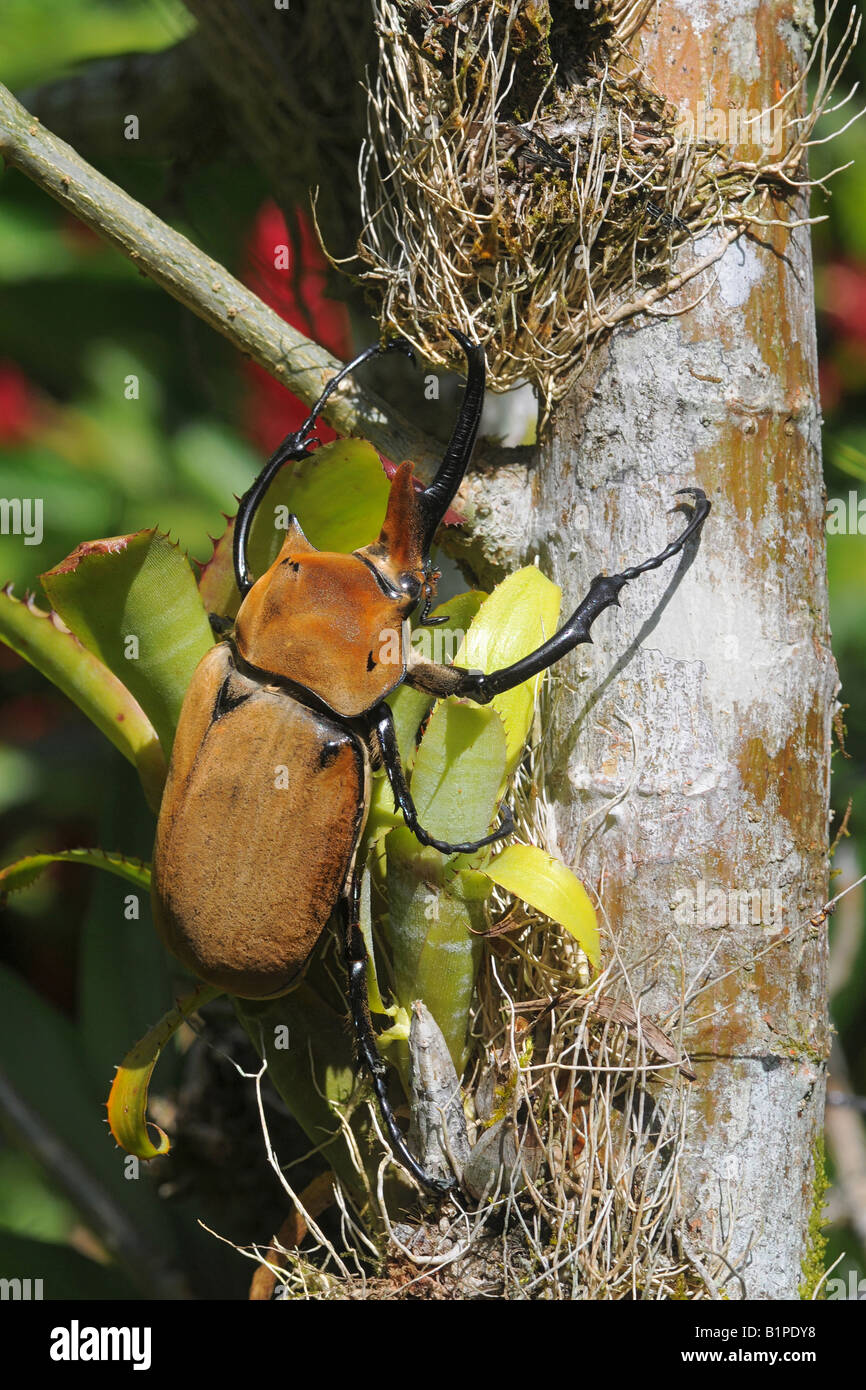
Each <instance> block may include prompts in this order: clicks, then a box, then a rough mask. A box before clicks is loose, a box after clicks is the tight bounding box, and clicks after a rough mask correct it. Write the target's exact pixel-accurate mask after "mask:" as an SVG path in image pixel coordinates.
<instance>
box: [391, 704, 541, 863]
mask: <svg viewBox="0 0 866 1390" xmlns="http://www.w3.org/2000/svg"><path fill="white" fill-rule="evenodd" d="M374 718H375V721H376V723H375V732H376V736H377V738H378V742H379V751H380V753H381V757H382V763H383V764H384V767H385V771H386V773H387V774H388V781H389V782H390V783H391V790H392V792H393V793H394V802H395V804H396V805H397V806H398V807H399V808H400V810H401V811H402V813H403V819H404V820H405V822H406V824H407V825H408V827H409V829H410V830H411V831H412V833H413V835H414V836H415V838H416V839H417V840H420V842H421V844H422V845H429V846H430V847H431V849H438V850H439V852H440V854H474V853H475V851H476V850H479V849H483V848H484V846H485V845H492V844H494V843H495V842H496V841H497V840H504V839H505V838H506V837H507V836H508V835H513V834H514V817H513V816H512V814H511V808H510V806H507V805H503V806H502V808H501V817H502V818H501V820H500V822H499V825H498V826H497V828H496V829H495V830H493V831H491V833H490V834H489V835H485V836H484V838H483V839H481V840H467V841H465V842H463V843H458V844H451V843H450V842H449V841H447V840H437V839H435V837H434V836H433V835H431V834H430V832H429V830H425V829H424V827H423V825H421V824H420V822H419V820H418V812H417V810H416V809H415V803H414V801H413V800H412V794H411V792H410V791H409V784H408V783H407V781H406V774H405V773H404V771H403V764H402V763H401V761H400V750H399V749H398V747H397V735H396V733H395V731H394V718H393V715H392V714H391V710H390V707H389V706H388V705H386V704H381V705H379V706H378V707H377V709H376V710H375V712H374Z"/></svg>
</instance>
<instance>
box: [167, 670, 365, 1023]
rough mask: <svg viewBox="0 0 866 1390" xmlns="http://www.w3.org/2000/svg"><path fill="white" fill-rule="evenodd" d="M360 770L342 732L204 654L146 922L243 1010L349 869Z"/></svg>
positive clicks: (361, 801) (289, 959)
mask: <svg viewBox="0 0 866 1390" xmlns="http://www.w3.org/2000/svg"><path fill="white" fill-rule="evenodd" d="M368 769H369V764H368V760H367V753H366V749H365V748H364V745H363V743H362V742H361V740H360V739H359V738H357V737H356V736H355V735H354V734H352V733H350V732H349V731H347V730H346V729H344V728H343V727H342V726H341V725H340V724H338V723H336V722H335V721H334V720H332V719H329V718H328V717H327V716H323V715H320V714H318V713H316V712H314V711H312V710H309V709H307V708H306V707H305V706H304V705H301V704H299V703H298V702H297V701H296V700H294V699H292V698H291V696H289V695H287V694H285V693H284V692H282V691H279V690H274V689H273V688H267V687H265V686H263V685H260V684H259V683H258V682H256V681H254V680H251V679H250V678H249V677H247V676H245V675H243V674H242V673H240V672H239V671H238V670H237V669H236V668H235V665H234V661H233V659H232V654H231V649H230V648H229V646H228V645H227V644H225V643H224V644H221V645H220V646H217V647H213V648H212V649H211V651H209V652H208V653H207V655H206V656H205V657H204V658H203V659H202V661H201V662H200V663H199V666H198V668H197V669H196V672H195V675H194V676H193V679H192V682H191V684H190V688H189V691H188V693H187V696H186V700H185V701H184V706H183V710H182V712H181V717H180V723H179V725H178V730H177V736H176V739H175V744H174V750H173V753H172V761H171V768H170V770H169V776H168V782H167V784H166V788H165V795H164V797H163V801H162V806H161V808H160V816H159V824H158V826H157V834H156V849H155V853H154V865H153V868H154V875H153V906H154V920H155V922H156V926H157V929H158V931H159V933H160V935H161V937H162V939H163V941H164V942H165V944H166V946H167V947H168V949H169V950H170V951H171V952H172V954H173V955H175V956H176V957H177V958H178V960H180V961H181V962H182V963H183V964H184V965H186V966H187V968H188V969H189V970H191V971H193V973H194V974H196V975H198V976H199V977H200V978H201V979H203V980H207V981H208V982H209V983H211V984H215V985H219V986H221V987H222V988H223V989H226V990H228V991H229V992H230V993H232V994H237V995H241V996H242V997H244V998H249V999H257V998H265V997H267V996H272V995H275V994H279V993H281V992H282V991H283V990H284V989H286V988H287V987H288V985H289V984H290V983H291V980H292V978H293V976H294V975H296V974H297V972H298V970H299V969H300V967H301V966H302V965H303V963H304V961H305V960H306V958H307V956H308V955H309V953H310V951H311V950H312V948H313V946H314V945H315V943H316V941H317V939H318V937H319V936H320V934H321V932H322V930H323V928H324V927H325V925H326V924H327V921H328V918H329V916H330V914H331V911H332V909H333V907H334V904H335V903H336V901H337V899H338V897H339V894H340V891H341V889H342V887H343V884H344V882H345V879H346V875H347V873H348V870H349V868H350V866H351V863H352V860H353V857H354V854H355V849H356V846H357V843H358V838H359V836H360V834H361V830H362V828H363V825H364V820H365V818H366V811H367V792H368V780H369V772H368Z"/></svg>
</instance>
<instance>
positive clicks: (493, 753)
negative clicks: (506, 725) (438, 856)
mask: <svg viewBox="0 0 866 1390" xmlns="http://www.w3.org/2000/svg"><path fill="white" fill-rule="evenodd" d="M504 776H505V731H504V729H503V727H502V720H501V719H500V717H499V715H498V713H497V712H496V710H493V709H489V708H488V709H485V708H482V707H481V706H478V705H471V704H467V703H464V702H462V701H458V700H453V699H451V700H443V701H442V703H441V704H439V705H437V707H436V709H435V710H434V711H433V715H432V717H431V719H430V723H429V724H428V726H427V731H426V733H425V734H424V737H423V738H422V740H421V746H420V748H419V749H418V755H417V757H416V759H415V767H414V769H413V771H412V780H411V789H412V798H413V800H414V802H415V807H416V810H417V812H418V819H419V821H420V823H421V825H422V826H423V827H424V829H425V830H427V831H429V833H430V834H431V835H433V836H435V837H436V839H437V840H448V841H451V842H452V843H453V842H454V841H458V842H459V841H468V840H480V839H482V838H483V837H484V836H485V835H486V834H487V832H488V830H489V829H490V823H491V821H492V820H493V817H494V814H495V811H496V805H497V801H498V793H499V789H500V787H501V785H502V782H503V779H504Z"/></svg>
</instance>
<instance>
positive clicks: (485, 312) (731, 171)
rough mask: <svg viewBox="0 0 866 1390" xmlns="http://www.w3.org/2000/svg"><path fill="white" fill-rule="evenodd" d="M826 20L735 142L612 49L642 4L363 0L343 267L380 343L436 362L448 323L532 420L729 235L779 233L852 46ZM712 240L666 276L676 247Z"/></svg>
mask: <svg viewBox="0 0 866 1390" xmlns="http://www.w3.org/2000/svg"><path fill="white" fill-rule="evenodd" d="M833 8H834V5H831V6H830V8H829V11H828V14H827V17H826V20H825V23H824V24H823V26H822V27H821V29H820V30H819V31H818V33H817V35H816V38H815V42H814V44H813V48H812V52H811V57H810V59H809V64H808V67H807V69H806V71H804V72H803V73H802V74H801V76H800V77H799V78H798V80H797V81H796V83H795V84H794V86H793V87H792V88H791V89H790V90H789V91H788V92H786V93H785V94H784V95H783V96H781V97H780V99H779V101H778V102H777V103H776V104H775V105H774V106H773V107H772V108H769V109H768V110H767V111H764V112H757V111H756V112H742V113H739V114H740V117H741V119H740V120H739V122H738V126H737V131H736V132H734V140H733V143H731V141H730V137H731V133H732V132H731V129H730V126H729V127H728V129H727V131H726V132H725V134H726V135H727V137H728V138H727V139H720V138H718V135H719V132H718V131H716V130H714V129H712V128H709V129H706V130H705V129H703V128H702V126H701V123H699V122H696V121H695V120H694V119H693V118H692V119H689V118H688V116H687V114H686V113H684V112H683V111H680V110H677V109H675V108H674V107H672V106H671V105H670V104H669V103H668V102H666V101H665V99H664V98H663V97H662V96H661V95H660V94H659V93H658V92H657V91H655V90H654V88H653V87H652V85H651V83H650V80H649V78H648V77H647V75H646V74H645V73H644V72H642V71H641V69H640V67H639V66H638V65H637V63H636V61H635V59H634V57H633V56H632V55H631V54H630V53H629V51H628V50H627V47H626V45H627V43H628V41H629V39H631V38H632V36H633V35H634V34H635V33H636V31H637V30H638V29H639V28H640V26H641V24H642V23H643V22H644V20H645V19H646V18H647V15H648V13H649V11H650V10H651V9H652V0H598V3H594V4H593V5H591V6H590V7H587V8H579V7H577V6H576V5H575V4H574V3H572V0H455V2H454V3H451V4H448V5H435V6H434V5H429V4H424V3H418V0H373V9H374V12H375V17H376V28H377V33H378V36H379V48H380V60H379V67H378V75H377V78H376V81H375V83H374V84H373V86H372V88H371V90H370V93H369V121H368V130H369V134H368V139H367V141H366V143H365V145H364V148H363V151H362V155H361V163H360V183H361V198H362V215H363V230H362V234H361V237H360V240H359V244H358V254H359V257H360V260H361V261H362V262H363V263H364V265H365V267H366V269H364V271H363V272H362V274H361V281H362V283H363V284H364V285H365V286H366V288H367V289H368V290H369V291H372V292H373V298H374V299H375V301H376V303H377V305H378V308H379V316H380V324H381V328H382V330H383V332H387V331H394V330H396V331H398V332H400V333H402V334H404V335H405V336H406V337H408V338H409V339H410V340H411V341H412V342H413V343H414V344H415V346H416V347H417V348H418V349H419V351H420V352H421V353H423V355H424V356H425V357H426V358H427V359H428V360H430V361H432V362H434V363H436V364H439V365H441V366H446V365H448V364H449V363H450V362H451V361H452V357H453V345H452V344H451V341H450V339H449V338H448V335H447V332H446V329H445V325H447V324H449V323H459V324H460V325H461V326H462V327H463V328H464V330H465V331H470V330H471V332H472V333H473V334H474V336H475V337H476V339H477V340H479V341H480V342H482V343H483V344H484V346H485V348H486V350H487V361H488V368H489V372H490V384H491V385H492V387H493V389H495V390H506V389H508V388H509V387H511V386H514V385H515V384H516V383H517V382H519V381H529V382H531V383H532V384H533V385H534V386H535V387H536V388H537V390H538V393H539V396H540V399H541V403H542V408H543V414H544V415H546V414H547V411H548V410H549V408H550V405H551V404H552V403H553V402H554V401H556V400H558V399H559V398H560V397H561V396H563V395H564V394H565V392H566V391H567V389H568V387H569V385H570V384H571V382H572V381H573V380H574V378H575V377H576V375H577V374H578V373H579V372H580V370H581V369H582V367H583V366H584V364H585V362H586V360H587V357H588V355H589V353H590V351H591V349H592V347H593V345H594V343H595V342H596V341H597V340H598V339H599V338H600V337H602V336H603V335H605V334H607V333H608V332H609V331H610V330H611V328H612V327H614V326H615V325H616V324H617V323H621V322H622V321H623V320H626V319H629V318H631V317H633V316H634V315H635V314H638V313H640V312H641V311H644V310H647V309H648V308H650V306H651V305H653V304H655V303H657V302H658V300H660V299H662V298H663V297H664V296H665V295H667V294H669V293H670V292H671V291H672V290H673V289H676V288H679V286H681V285H682V284H683V283H684V282H685V281H686V280H687V279H690V278H691V277H692V276H693V275H695V274H697V273H699V272H700V271H701V270H703V269H706V267H707V265H709V264H712V262H713V261H714V260H716V259H718V258H719V257H720V256H721V254H722V253H723V251H724V249H725V247H726V246H727V244H728V242H729V241H731V240H733V239H734V238H735V237H736V236H737V235H739V234H740V233H741V232H742V231H743V230H745V229H749V228H753V227H756V226H761V225H764V226H765V225H767V224H768V223H775V222H777V221H779V220H781V221H782V222H783V223H785V224H786V225H794V224H793V223H792V222H791V219H790V214H789V212H788V209H787V208H786V207H781V208H779V209H777V208H776V207H775V206H774V201H778V200H780V199H786V198H791V197H792V196H794V195H796V194H798V193H800V192H802V190H803V189H804V188H808V187H809V183H808V180H807V176H806V174H805V171H804V162H805V161H804V155H805V153H806V150H807V149H808V146H809V143H810V137H811V135H812V132H813V129H814V125H815V121H816V120H817V118H818V116H819V115H821V114H822V113H823V112H825V111H826V110H828V109H830V103H831V100H832V93H833V89H834V85H835V83H836V81H837V79H838V77H839V73H840V71H841V68H842V66H843V65H844V59H845V56H846V54H847V52H848V50H849V48H850V45H851V44H853V42H854V41H855V40H856V30H857V24H856V22H855V20H854V17H853V16H852V18H851V20H850V21H849V25H848V29H847V31H846V33H845V37H844V38H843V40H842V42H841V43H840V44H839V46H838V47H837V48H836V50H835V51H832V52H831V51H830V50H829V45H828V24H829V20H830V16H831V14H832V12H833ZM810 69H812V70H813V71H814V74H815V86H816V90H815V97H814V101H813V104H812V108H811V110H810V111H809V112H808V113H807V114H805V115H803V114H802V107H803V105H804V103H803V100H802V97H803V91H804V84H805V81H806V76H807V72H808V71H809V70H810ZM768 134H769V136H770V138H769V139H767V135H768ZM746 155H748V156H751V157H748V158H747V157H744V156H746ZM777 211H778V212H779V214H780V216H779V217H777V216H776V213H777ZM711 230H714V232H715V233H716V234H715V235H714V236H713V237H712V238H710V239H709V241H710V242H711V249H710V248H709V247H708V246H704V247H698V254H697V256H696V257H694V258H693V260H694V264H693V265H691V266H690V267H689V269H688V270H686V271H685V272H677V271H676V270H675V267H674V261H675V255H676V252H677V249H678V248H679V247H681V246H683V245H684V244H685V243H687V242H689V241H693V240H694V239H695V238H696V237H699V236H701V235H702V234H705V233H707V232H709V231H711ZM704 250H708V251H709V254H707V255H702V254H701V252H702V251H704Z"/></svg>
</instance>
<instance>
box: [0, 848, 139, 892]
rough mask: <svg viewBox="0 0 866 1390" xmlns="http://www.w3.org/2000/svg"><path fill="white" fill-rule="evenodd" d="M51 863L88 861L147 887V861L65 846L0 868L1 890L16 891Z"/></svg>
mask: <svg viewBox="0 0 866 1390" xmlns="http://www.w3.org/2000/svg"><path fill="white" fill-rule="evenodd" d="M50 864H87V865H89V866H90V867H91V868H93V869H105V870H106V872H107V873H110V874H116V875H117V877H118V878H123V879H126V881H127V883H134V884H135V886H136V887H137V888H143V889H144V890H145V891H148V890H149V889H150V865H149V864H145V863H144V862H143V860H141V859H130V858H127V857H126V856H125V855H122V854H107V853H106V851H105V850H102V849H64V850H57V851H56V852H55V853H53V854H28V855H26V857H25V858H24V859H18V860H16V862H15V863H14V864H8V865H7V866H6V868H5V869H0V894H3V893H19V892H20V891H21V890H22V889H23V888H29V887H30V885H31V883H35V882H36V880H37V878H39V876H40V874H43V873H44V872H45V870H46V869H47V868H48V866H49V865H50Z"/></svg>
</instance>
